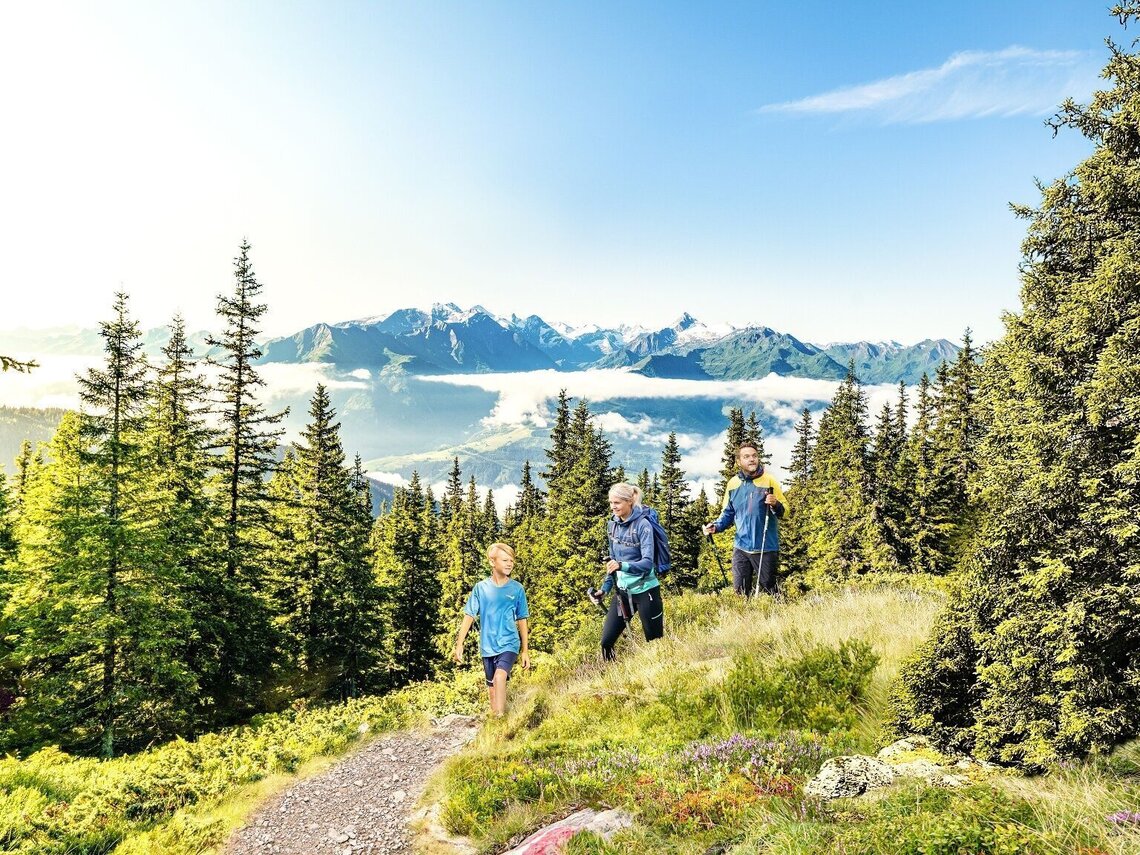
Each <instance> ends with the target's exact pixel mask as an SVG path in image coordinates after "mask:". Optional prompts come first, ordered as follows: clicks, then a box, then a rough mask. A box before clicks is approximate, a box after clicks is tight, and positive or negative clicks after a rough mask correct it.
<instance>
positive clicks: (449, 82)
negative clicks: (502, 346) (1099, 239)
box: [0, 0, 1136, 358]
mask: <svg viewBox="0 0 1140 855" xmlns="http://www.w3.org/2000/svg"><path fill="white" fill-rule="evenodd" d="M1107 9H1108V4H1107V3H1105V4H1098V3H1088V2H1087V0H1034V2H1032V3H1030V2H1022V0H1003V2H1001V3H994V2H992V0H986V2H982V1H981V0H977V2H975V0H957V2H942V0H932V2H927V3H923V4H916V3H914V2H912V0H906V2H895V0H875V2H848V3H840V4H829V5H827V6H823V7H821V6H819V5H818V4H817V5H811V4H807V5H805V4H803V3H800V2H761V0H756V2H747V3H732V2H702V3H691V4H683V3H677V2H660V0H655V2H610V3H597V2H582V1H581V0H576V2H544V3H529V4H524V3H501V2H485V3H460V2H454V3H449V2H417V3H411V2H405V3H386V2H369V3H365V2H337V3H327V2H291V3H277V2H243V3H232V2H226V3H223V2H210V0H204V2H196V3H192V4H191V3H181V4H171V3H144V2H133V3H128V2H115V0H106V2H101V3H99V4H91V3H86V2H50V0H49V1H48V2H37V3H20V2H16V0H0V125H2V127H3V128H4V131H3V133H0V295H2V296H0V330H3V329H14V328H18V327H31V328H39V327H49V326H57V325H72V324H75V325H81V326H92V325H94V323H95V322H96V321H97V320H99V319H102V318H106V317H107V316H108V314H109V309H110V306H111V303H112V300H113V294H114V292H115V291H117V290H122V291H125V292H127V293H128V294H129V295H130V297H131V307H132V311H133V313H134V315H135V317H137V318H138V319H139V320H140V321H141V322H142V324H143V326H144V327H153V326H160V325H163V324H165V323H167V322H168V321H169V319H170V317H171V316H172V315H173V314H174V313H175V312H180V313H181V314H182V315H183V316H184V317H185V318H186V320H187V323H188V325H189V326H190V328H192V329H202V328H207V329H214V328H217V324H216V321H215V317H214V307H215V303H216V297H217V295H218V294H219V293H221V292H225V291H227V290H228V289H229V288H230V287H231V284H232V263H233V257H234V256H235V255H236V254H237V250H238V246H239V245H240V243H241V241H242V240H243V238H244V239H248V240H249V242H250V244H251V246H252V250H251V257H252V259H253V263H254V268H255V270H256V272H257V276H258V278H259V280H260V281H261V282H262V284H263V285H264V289H265V290H264V294H263V296H264V299H265V301H266V303H267V304H268V305H269V312H268V314H267V315H266V317H265V318H264V321H263V327H264V331H265V332H266V333H268V334H272V335H287V334H291V333H292V332H295V331H297V330H299V329H301V328H303V327H305V326H308V325H310V324H313V323H318V322H328V323H333V322H337V321H343V320H349V319H352V318H359V317H366V316H374V315H380V314H385V313H387V312H391V311H393V310H395V309H397V308H402V307H407V306H417V307H421V308H422V307H427V306H430V305H431V304H432V303H434V302H446V301H453V302H456V303H458V304H460V305H461V306H470V305H472V304H476V303H478V304H481V305H484V306H486V307H487V308H488V309H490V310H491V311H493V312H496V313H498V314H502V315H509V314H511V313H516V314H518V315H521V316H525V315H528V314H531V313H536V314H539V315H541V316H543V317H544V318H546V319H547V320H548V321H564V322H567V323H571V324H582V323H589V322H593V323H599V324H602V325H605V326H610V325H613V326H616V325H618V324H622V323H625V324H641V325H643V326H664V325H667V324H669V323H671V322H672V321H673V320H674V319H675V318H676V317H677V316H679V315H680V314H681V313H682V312H684V311H688V312H690V313H692V314H693V315H695V316H696V317H697V318H699V319H700V320H702V321H705V322H706V323H710V324H712V323H722V322H732V323H736V324H743V323H758V324H764V325H767V326H770V327H773V328H775V329H778V330H781V331H784V332H789V333H791V334H793V335H796V336H797V337H799V338H801V339H803V340H806V341H813V342H817V343H823V342H829V341H853V340H884V339H895V340H899V341H902V342H904V343H913V342H916V341H918V340H920V339H923V338H927V337H934V338H939V337H945V338H950V339H952V340H957V339H958V338H960V336H961V333H962V331H963V330H964V329H965V328H966V327H971V328H973V330H974V332H975V338H976V340H978V341H987V340H991V339H993V338H996V337H997V336H999V335H1000V334H1001V330H1002V326H1001V320H1000V317H1001V313H1002V312H1003V311H1006V310H1016V308H1017V306H1018V280H1017V267H1018V262H1019V258H1020V252H1019V243H1020V240H1021V238H1022V236H1023V234H1024V223H1023V222H1021V221H1019V220H1017V219H1016V218H1015V217H1014V216H1013V214H1012V213H1011V212H1010V210H1009V203H1011V202H1022V203H1030V204H1032V203H1034V202H1036V200H1037V198H1038V191H1037V189H1036V186H1035V179H1040V180H1043V181H1051V180H1053V179H1056V178H1058V177H1060V176H1062V175H1064V174H1065V173H1066V172H1068V171H1069V170H1070V169H1072V168H1073V167H1074V166H1075V165H1076V164H1077V163H1078V162H1079V161H1080V160H1081V159H1082V158H1083V157H1084V156H1086V155H1087V154H1088V152H1089V151H1090V146H1089V143H1088V141H1086V140H1084V139H1083V138H1081V137H1080V136H1079V135H1078V134H1077V133H1076V132H1072V131H1068V132H1062V133H1061V134H1060V135H1059V136H1056V137H1054V135H1053V134H1052V132H1051V131H1050V129H1049V128H1047V127H1046V126H1045V124H1044V120H1045V118H1047V117H1048V116H1049V115H1051V114H1052V113H1053V112H1054V111H1055V109H1056V106H1057V104H1059V103H1060V102H1061V101H1062V100H1063V99H1064V98H1066V97H1069V96H1072V97H1074V98H1076V99H1078V100H1087V98H1088V96H1089V94H1090V93H1091V92H1092V91H1093V89H1094V88H1095V87H1096V86H1097V85H1098V83H1099V81H1098V74H1099V71H1100V69H1101V68H1102V67H1103V65H1104V64H1105V61H1106V59H1107V56H1108V52H1107V48H1106V47H1105V44H1104V39H1105V37H1109V36H1110V37H1112V38H1114V39H1116V40H1117V41H1118V42H1121V43H1125V44H1128V43H1130V41H1131V39H1132V37H1133V36H1134V35H1136V34H1135V33H1132V32H1130V31H1129V32H1126V31H1124V30H1122V28H1121V27H1120V26H1119V24H1118V23H1117V22H1116V21H1115V19H1113V18H1112V17H1111V16H1110V15H1109V14H1108V13H1107ZM3 341H4V339H3V333H2V332H0V350H2V347H3ZM12 355H15V356H22V357H24V358H30V357H33V356H34V354H12Z"/></svg>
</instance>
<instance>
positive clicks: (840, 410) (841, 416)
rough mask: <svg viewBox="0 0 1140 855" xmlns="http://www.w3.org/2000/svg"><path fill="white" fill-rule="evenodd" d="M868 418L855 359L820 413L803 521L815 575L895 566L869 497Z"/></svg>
mask: <svg viewBox="0 0 1140 855" xmlns="http://www.w3.org/2000/svg"><path fill="white" fill-rule="evenodd" d="M866 420H867V396H866V393H865V392H864V391H863V389H862V385H861V384H860V383H859V379H858V378H857V377H856V376H855V367H854V364H853V363H852V364H850V365H849V366H848V369H847V376H846V378H845V379H844V380H843V382H842V383H841V384H840V385H839V388H838V389H837V390H836V393H835V397H834V398H833V399H832V401H831V406H830V407H829V408H828V409H827V410H826V411H825V412H824V413H823V415H822V416H820V420H819V432H818V435H817V437H816V443H815V447H814V449H813V452H812V461H811V470H812V483H813V486H812V495H811V506H810V511H809V515H808V517H807V519H806V520H805V521H804V539H805V544H806V551H807V556H808V562H809V565H810V570H809V574H810V577H811V578H812V579H831V580H836V581H838V580H845V579H849V578H852V577H855V576H858V575H861V574H863V573H867V572H870V571H872V570H883V569H889V568H890V566H891V562H890V558H891V556H890V552H889V550H888V549H887V547H886V543H885V541H884V539H883V536H882V532H881V531H880V530H879V528H878V526H877V524H876V522H875V519H874V514H873V510H874V509H873V506H872V504H871V501H870V495H869V489H868V488H869V480H870V477H869V472H868V468H867V451H868V444H869V437H868V435H867V425H866ZM789 501H790V500H789Z"/></svg>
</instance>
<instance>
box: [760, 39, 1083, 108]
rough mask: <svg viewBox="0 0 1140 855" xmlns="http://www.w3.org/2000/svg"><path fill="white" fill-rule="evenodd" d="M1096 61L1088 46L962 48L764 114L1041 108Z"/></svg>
mask: <svg viewBox="0 0 1140 855" xmlns="http://www.w3.org/2000/svg"><path fill="white" fill-rule="evenodd" d="M1099 69H1100V60H1099V59H1098V58H1097V55H1096V54H1094V53H1092V52H1090V51H1060V50H1050V51H1042V50H1032V49H1030V48H1025V47H1017V46H1013V47H1008V48H1005V49H1004V50H1000V51H962V52H961V53H956V54H954V55H953V56H951V57H950V58H949V59H948V60H946V62H944V63H942V65H940V66H938V67H937V68H924V69H920V70H918V71H910V72H907V73H905V74H898V75H895V76H893V77H886V78H883V79H882V80H875V81H872V82H870V83H862V84H859V85H856V86H844V87H840V88H839V89H833V90H831V91H830V92H824V93H821V94H819V95H811V96H809V97H807V98H800V99H798V100H795V101H783V102H780V103H777V104H766V105H764V106H763V107H760V108H759V112H761V113H786V114H793V115H821V114H822V115H836V114H865V115H869V116H874V117H877V118H879V119H880V120H882V121H884V122H887V123H914V124H917V123H921V122H937V121H947V120H953V119H979V118H983V117H986V116H1017V115H1045V114H1048V113H1051V112H1053V111H1054V110H1055V109H1056V108H1057V105H1058V104H1060V103H1061V102H1062V101H1063V100H1065V98H1068V97H1074V98H1084V97H1086V96H1087V95H1088V94H1089V93H1090V92H1091V91H1092V90H1093V89H1094V88H1095V86H1096V83H1097V79H1098V74H1099Z"/></svg>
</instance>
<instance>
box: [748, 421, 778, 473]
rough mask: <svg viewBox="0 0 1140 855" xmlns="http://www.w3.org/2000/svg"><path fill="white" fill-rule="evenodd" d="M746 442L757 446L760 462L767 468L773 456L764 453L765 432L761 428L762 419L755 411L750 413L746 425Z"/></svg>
mask: <svg viewBox="0 0 1140 855" xmlns="http://www.w3.org/2000/svg"><path fill="white" fill-rule="evenodd" d="M744 441H745V442H751V443H752V444H753V445H755V446H756V450H757V451H758V452H759V453H760V462H761V463H762V464H764V465H765V466H767V465H768V462H769V461H770V460H771V458H772V456H771V455H770V454H767V453H766V452H765V451H764V430H763V428H761V427H760V419H759V417H758V416H757V415H756V411H755V410H749V411H748V421H747V422H745V424H744Z"/></svg>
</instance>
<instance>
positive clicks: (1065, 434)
mask: <svg viewBox="0 0 1140 855" xmlns="http://www.w3.org/2000/svg"><path fill="white" fill-rule="evenodd" d="M1114 13H1116V14H1119V15H1120V17H1121V19H1122V20H1123V21H1125V22H1136V21H1140V3H1136V2H1128V3H1123V4H1121V5H1119V6H1117V7H1116V8H1115V9H1114ZM1104 77H1105V79H1106V81H1108V84H1107V88H1106V89H1105V90H1104V91H1100V92H1097V93H1095V94H1094V95H1093V98H1092V102H1091V104H1089V105H1088V106H1081V105H1077V104H1075V103H1073V102H1071V101H1069V102H1066V103H1065V104H1064V105H1063V106H1062V108H1061V110H1060V112H1059V114H1058V115H1057V117H1056V119H1055V121H1054V126H1055V128H1056V129H1061V128H1073V129H1076V130H1077V131H1079V132H1080V133H1081V134H1083V135H1084V136H1085V137H1087V138H1088V139H1089V140H1090V141H1091V142H1092V144H1093V146H1094V149H1093V152H1092V154H1091V155H1090V156H1089V157H1088V158H1086V159H1085V160H1084V161H1083V162H1081V163H1080V164H1079V165H1078V166H1077V167H1076V169H1075V170H1074V171H1073V172H1072V173H1070V174H1069V175H1067V176H1065V177H1064V178H1061V179H1059V180H1057V181H1055V182H1054V183H1052V184H1050V185H1048V186H1044V187H1042V198H1041V203H1040V205H1039V206H1038V207H1037V208H1028V207H1023V208H1019V209H1018V212H1019V213H1020V214H1021V215H1022V216H1023V217H1025V218H1026V219H1027V220H1028V234H1027V237H1026V238H1025V241H1024V243H1023V244H1022V252H1023V255H1024V261H1023V263H1022V267H1021V278H1022V287H1021V308H1020V311H1019V312H1017V313H1015V314H1010V315H1007V316H1006V318H1005V335H1004V336H1003V337H1002V338H1001V339H1000V340H999V341H998V342H996V343H995V344H993V345H992V346H991V347H990V348H988V349H987V353H986V358H985V361H984V363H983V365H982V368H981V381H980V384H979V385H980V394H979V399H980V407H979V415H980V418H981V423H982V428H983V429H982V435H981V438H980V440H979V444H978V455H977V459H978V466H979V470H978V472H977V475H976V477H975V478H974V479H972V483H971V485H970V494H969V495H970V500H971V502H976V503H978V504H979V505H980V506H981V508H980V513H979V519H980V522H979V524H978V530H977V534H976V536H975V537H974V539H973V541H972V544H971V547H970V551H969V554H968V557H967V560H966V562H965V574H964V577H963V582H962V589H961V593H960V595H959V596H957V597H956V598H955V599H954V600H953V601H952V602H951V603H950V604H949V605H948V607H947V610H946V612H945V613H944V615H943V616H942V617H941V619H940V620H939V622H938V625H937V627H936V629H935V633H934V636H933V637H932V639H931V640H930V642H929V643H928V644H927V645H925V646H924V648H922V649H921V650H920V653H919V655H918V656H917V658H916V659H915V660H914V661H913V662H912V663H910V664H909V665H908V666H907V667H906V668H905V669H904V671H903V674H902V681H901V685H900V688H899V691H898V693H897V696H896V708H897V711H898V716H899V724H900V726H901V727H902V728H905V729H907V730H912V731H919V732H923V733H928V734H931V735H933V736H935V737H936V738H937V739H938V740H939V741H941V742H944V743H948V744H951V745H954V746H957V747H960V748H963V749H965V750H969V751H971V752H972V753H974V754H976V755H977V756H980V757H984V758H989V759H997V760H1000V761H1003V762H1010V763H1016V764H1019V765H1022V766H1027V767H1031V768H1032V767H1042V766H1045V765H1048V764H1050V763H1052V762H1054V761H1056V760H1057V759H1059V758H1066V757H1079V756H1083V755H1086V754H1088V753H1090V752H1093V751H1106V750H1108V749H1109V748H1110V747H1111V746H1112V745H1114V744H1116V743H1118V742H1121V741H1123V740H1126V739H1130V738H1133V737H1135V736H1136V735H1137V734H1138V733H1140V681H1138V680H1137V676H1136V675H1137V674H1138V673H1140V601H1138V600H1137V597H1136V593H1135V592H1136V588H1137V585H1138V584H1140V527H1138V526H1137V525H1136V509H1137V507H1140V381H1138V375H1137V371H1136V365H1138V364H1140V337H1138V336H1137V333H1136V330H1138V329H1140V285H1138V283H1140V275H1138V273H1137V266H1136V259H1137V258H1138V257H1140V217H1138V215H1137V211H1140V178H1138V175H1137V171H1136V168H1135V166H1136V156H1137V155H1136V153H1137V151H1140V123H1138V122H1137V116H1140V54H1137V53H1136V52H1135V51H1133V52H1128V51H1126V50H1125V49H1123V48H1121V47H1119V46H1115V45H1113V46H1112V48H1111V57H1110V59H1109V62H1108V66H1107V68H1106V70H1105V73H1104Z"/></svg>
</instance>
